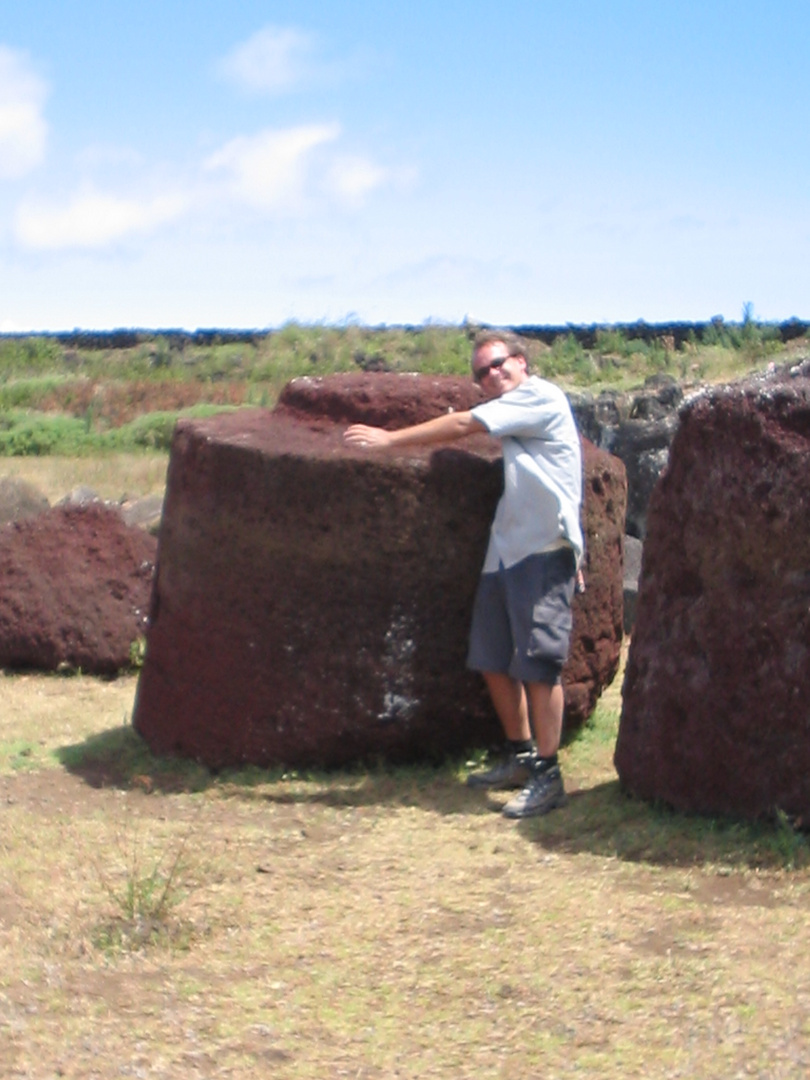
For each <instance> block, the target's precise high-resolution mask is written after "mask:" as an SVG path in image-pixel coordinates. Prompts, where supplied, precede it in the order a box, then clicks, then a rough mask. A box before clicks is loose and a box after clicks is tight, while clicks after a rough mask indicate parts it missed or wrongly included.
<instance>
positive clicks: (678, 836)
mask: <svg viewBox="0 0 810 1080" xmlns="http://www.w3.org/2000/svg"><path fill="white" fill-rule="evenodd" d="M57 757H58V759H59V761H60V762H61V763H62V764H63V765H64V767H65V768H66V769H67V770H68V771H69V772H71V773H73V774H74V775H77V776H80V777H81V778H82V779H83V780H84V781H85V782H86V783H87V784H89V785H90V786H92V787H96V788H100V787H113V788H119V789H123V790H131V789H140V790H141V791H145V792H147V793H155V794H177V793H181V792H187V793H189V792H203V791H206V790H208V789H211V788H216V789H217V790H218V791H220V792H221V793H223V794H225V795H228V796H230V797H233V798H239V799H243V800H255V801H257V802H264V803H274V804H289V805H297V806H301V807H305V806H307V805H313V806H314V805H326V806H333V807H344V806H345V807H375V806H377V807H391V808H397V807H402V806H412V807H417V808H420V809H423V810H426V811H430V812H433V813H439V814H444V815H452V814H460V815H468V816H469V815H475V816H480V815H488V814H495V813H497V812H498V811H499V810H500V808H501V806H502V805H503V801H504V798H505V796H502V795H487V794H482V793H480V792H477V791H472V790H470V789H469V788H467V787H466V786H465V784H464V772H465V768H464V758H461V759H459V760H458V761H450V762H446V763H444V764H442V765H424V764H423V765H410V766H397V767H390V766H385V765H376V766H371V767H367V768H358V769H357V770H345V769H344V770H341V771H339V772H303V771H293V770H282V769H273V770H268V769H259V768H257V767H255V766H246V767H245V768H242V769H229V770H224V771H222V772H219V773H213V772H211V771H210V770H209V769H207V768H205V767H204V766H202V765H200V764H198V763H197V762H193V761H188V760H184V759H179V758H159V757H155V756H154V755H153V754H151V752H150V751H149V748H148V747H147V745H146V743H145V742H144V741H143V740H142V739H141V737H140V736H139V735H138V733H137V732H136V731H134V729H133V728H131V727H128V726H125V727H118V728H112V729H110V730H109V731H105V732H102V733H100V734H98V735H94V736H92V737H91V738H89V739H86V740H85V741H84V742H82V743H78V744H75V745H71V746H65V747H62V748H61V749H60V750H59V751H57ZM503 827H504V828H514V827H515V826H514V825H513V824H510V823H508V822H506V821H504V822H503ZM516 827H517V828H518V829H519V831H520V832H521V834H522V835H523V836H524V837H525V838H526V839H527V840H528V841H529V842H530V843H532V844H536V845H537V846H538V847H539V848H541V849H543V850H544V851H549V852H558V853H561V854H569V855H580V854H588V855H594V856H599V857H604V858H611V859H615V858H618V859H622V860H626V861H629V862H637V863H646V864H652V865H659V866H669V867H690V866H694V867H700V866H726V867H729V868H732V869H743V868H770V869H773V868H788V869H791V868H795V867H802V866H806V865H808V864H810V847H809V846H808V842H807V838H806V836H805V835H804V834H802V833H798V832H796V831H795V830H793V829H792V828H791V827H790V825H789V823H787V822H786V821H777V822H754V823H751V822H739V821H733V820H724V819H717V818H708V817H700V816H697V815H686V814H681V813H676V812H675V811H673V810H671V809H669V808H667V807H665V806H651V805H650V804H648V803H645V802H642V801H641V800H639V799H634V798H632V797H629V796H627V795H625V794H624V793H623V792H622V790H621V788H620V785H619V782H618V780H614V781H610V782H606V783H600V784H596V785H594V786H593V787H590V788H584V789H582V790H579V791H573V792H572V793H571V795H570V797H569V801H568V805H567V806H566V807H565V808H564V809H561V810H555V811H554V812H553V813H551V814H549V815H548V816H546V817H542V818H532V819H529V820H527V821H523V822H519V823H518V824H517V826H516Z"/></svg>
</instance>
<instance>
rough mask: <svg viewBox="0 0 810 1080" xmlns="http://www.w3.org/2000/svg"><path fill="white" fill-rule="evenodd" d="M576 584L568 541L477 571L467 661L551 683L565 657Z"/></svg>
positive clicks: (523, 679)
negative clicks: (494, 568)
mask: <svg viewBox="0 0 810 1080" xmlns="http://www.w3.org/2000/svg"><path fill="white" fill-rule="evenodd" d="M575 584H576V559H575V557H574V552H573V551H572V550H571V548H568V547H565V548H558V549H557V550H556V551H549V552H545V553H543V554H540V555H529V556H528V558H526V559H522V560H521V561H520V562H519V563H516V564H515V565H514V566H510V567H509V568H508V569H506V568H505V567H504V566H503V565H501V567H500V568H499V569H498V570H497V571H496V572H495V573H491V574H482V575H481V580H480V581H479V583H478V592H477V593H476V597H475V606H474V607H473V618H472V628H471V630H470V649H469V653H468V654H467V667H468V668H471V669H472V670H473V671H494V672H498V673H501V674H504V675H510V676H511V677H512V678H513V679H516V680H518V681H519V682H540V683H547V684H549V685H551V686H554V685H556V684H557V683H558V682H559V681H560V672H561V671H562V666H563V664H564V663H565V661H566V660H567V659H568V648H569V645H570V641H571V627H572V615H571V601H572V599H573V596H574V586H575Z"/></svg>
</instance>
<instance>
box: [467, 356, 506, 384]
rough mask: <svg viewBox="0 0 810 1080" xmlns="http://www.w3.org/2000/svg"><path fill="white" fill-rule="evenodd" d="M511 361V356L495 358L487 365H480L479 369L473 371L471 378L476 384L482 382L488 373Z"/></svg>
mask: <svg viewBox="0 0 810 1080" xmlns="http://www.w3.org/2000/svg"><path fill="white" fill-rule="evenodd" d="M511 359H512V357H511V356H496V357H495V359H494V360H490V362H489V363H488V364H482V365H481V367H478V368H475V370H474V371H473V378H474V379H475V381H476V382H477V383H480V382H483V381H484V379H485V378H486V377H487V375H489V373H490V371H493V370H497V368H502V367H503V365H504V364H505V363H506V361H507V360H511Z"/></svg>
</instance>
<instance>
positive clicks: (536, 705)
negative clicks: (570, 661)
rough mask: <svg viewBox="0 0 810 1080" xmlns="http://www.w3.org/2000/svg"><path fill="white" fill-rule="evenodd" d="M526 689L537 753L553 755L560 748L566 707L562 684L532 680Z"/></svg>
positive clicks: (547, 756)
mask: <svg viewBox="0 0 810 1080" xmlns="http://www.w3.org/2000/svg"><path fill="white" fill-rule="evenodd" d="M526 689H527V691H528V696H529V707H530V709H531V715H532V726H533V727H534V738H535V741H536V743H537V754H538V756H539V757H541V758H550V757H553V756H554V754H556V753H557V751H558V750H559V748H560V739H561V738H562V725H563V709H564V707H565V699H564V697H563V688H562V684H561V683H557V684H556V686H550V685H549V684H548V683H539V682H531V683H527V684H526Z"/></svg>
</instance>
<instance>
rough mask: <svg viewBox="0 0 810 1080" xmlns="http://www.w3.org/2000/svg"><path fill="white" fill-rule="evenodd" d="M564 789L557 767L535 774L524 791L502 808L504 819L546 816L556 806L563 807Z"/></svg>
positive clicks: (565, 800)
mask: <svg viewBox="0 0 810 1080" xmlns="http://www.w3.org/2000/svg"><path fill="white" fill-rule="evenodd" d="M567 801H568V800H567V799H566V795H565V788H564V787H563V781H562V775H561V773H560V767H559V765H552V766H551V768H549V769H544V770H543V771H542V772H535V773H534V774H533V775H532V777H531V778H530V780H529V782H528V784H526V786H525V787H524V789H523V790H522V791H521V792H519V793H518V794H517V795H515V797H514V799H510V800H509V802H508V803H507V804H506V806H505V807H504V808H503V814H504V817H508V818H526V817H535V816H537V815H539V814H547V813H548V812H549V810H554V809H555V807H557V806H565V804H566V802H567Z"/></svg>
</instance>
